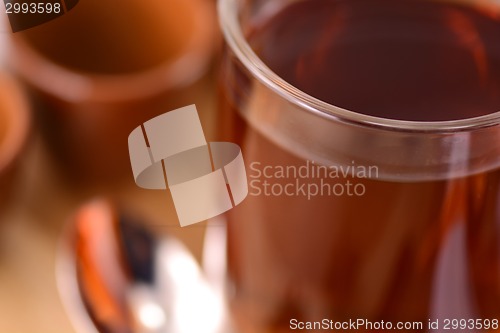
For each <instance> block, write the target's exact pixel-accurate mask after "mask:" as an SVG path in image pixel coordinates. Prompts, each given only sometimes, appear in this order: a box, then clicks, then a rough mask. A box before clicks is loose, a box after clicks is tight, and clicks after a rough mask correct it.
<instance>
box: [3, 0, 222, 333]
mask: <svg viewBox="0 0 500 333" xmlns="http://www.w3.org/2000/svg"><path fill="white" fill-rule="evenodd" d="M26 2H28V3H31V2H32V1H26ZM38 2H40V1H38ZM13 3H14V2H13ZM19 3H21V2H19ZM66 5H68V4H66ZM215 5H216V4H215V1H212V0H168V1H165V0H148V1H141V0H127V1H118V0H106V1H102V0H80V1H79V3H78V4H77V5H76V6H74V8H70V7H69V6H64V5H63V8H62V10H63V11H64V13H62V15H59V16H58V17H56V18H54V19H53V20H51V21H47V22H44V23H42V24H39V25H37V26H35V27H32V28H29V29H26V30H23V31H19V32H16V33H13V32H11V31H10V27H9V23H8V22H5V21H6V20H4V22H1V24H2V27H3V28H2V29H0V31H1V32H0V37H1V41H0V51H1V52H0V54H1V60H0V61H1V70H0V200H1V201H0V332H9V333H15V332H23V333H29V332H74V328H73V327H72V325H71V323H70V322H69V319H68V317H67V315H66V313H65V310H64V308H63V305H62V303H61V301H60V297H59V295H58V290H57V285H56V278H55V266H56V258H57V254H58V251H59V246H60V241H61V234H62V232H63V230H64V228H65V226H66V225H68V224H70V223H71V222H72V218H73V216H74V214H75V212H76V211H77V210H78V209H79V207H81V206H82V205H83V204H84V203H85V202H88V201H89V200H93V199H95V198H100V197H106V198H110V199H112V200H113V201H114V202H116V203H117V204H118V205H119V206H120V207H125V210H126V211H127V212H130V214H133V215H134V216H140V219H141V223H144V224H147V225H148V226H149V227H150V228H151V230H153V231H154V232H155V233H156V234H158V235H162V234H170V235H174V236H176V237H177V238H179V239H180V240H181V241H182V242H183V243H184V244H186V245H187V247H188V248H189V250H190V251H191V252H192V253H193V254H194V256H195V257H196V258H198V259H200V258H201V254H202V253H201V252H202V246H203V235H204V231H205V227H206V225H205V224H204V223H200V224H196V225H193V226H191V227H186V228H180V227H179V224H178V221H177V217H176V213H175V211H174V209H173V205H172V201H171V198H170V197H169V194H168V193H167V192H166V191H148V190H143V189H140V188H138V187H137V186H136V185H135V183H134V179H133V175H132V172H131V168H130V162H129V161H128V150H127V135H128V133H130V131H131V130H133V129H134V128H135V127H137V126H139V125H141V124H142V122H144V121H145V120H148V119H150V118H152V117H154V116H155V115H159V114H162V113H164V112H167V111H170V110H173V109H176V108H179V107H183V106H186V105H190V104H196V106H197V109H198V112H199V115H200V117H201V121H202V124H203V127H204V130H205V136H206V138H207V140H208V141H213V139H214V137H215V134H214V133H215V130H214V129H215V127H216V121H215V112H216V97H215V90H216V89H215V85H216V75H215V73H216V70H215V69H216V64H217V62H218V57H219V53H220V48H221V36H220V32H219V29H218V26H217V22H216V15H215ZM2 6H3V3H2ZM2 6H0V10H2V12H5V8H3V7H2ZM45 9H47V8H45ZM21 11H22V8H21ZM19 17H21V20H22V16H19V15H18V17H17V20H19ZM18 23H19V22H18ZM11 24H12V22H11Z"/></svg>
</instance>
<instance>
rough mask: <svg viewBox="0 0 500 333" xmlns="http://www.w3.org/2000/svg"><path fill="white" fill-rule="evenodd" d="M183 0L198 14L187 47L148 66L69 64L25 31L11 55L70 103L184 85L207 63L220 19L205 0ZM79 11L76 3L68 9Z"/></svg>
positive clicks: (39, 85) (25, 73)
mask: <svg viewBox="0 0 500 333" xmlns="http://www.w3.org/2000/svg"><path fill="white" fill-rule="evenodd" d="M179 3H180V4H182V5H187V6H190V7H191V8H189V10H188V12H189V13H190V14H191V15H193V16H194V19H193V20H191V21H192V22H193V24H194V27H193V28H192V29H191V30H192V33H191V35H189V37H188V40H187V41H186V43H185V45H184V47H183V48H184V51H182V52H179V54H178V55H177V56H176V57H175V58H174V59H169V60H166V61H164V62H163V63H161V64H158V65H156V66H154V67H151V68H149V69H146V70H143V71H138V72H131V73H120V74H108V75H106V74H99V73H93V72H87V71H78V70H76V69H72V68H67V67H64V66H62V65H60V64H58V63H56V62H54V61H53V60H52V59H50V58H48V57H46V56H45V55H43V54H41V53H40V52H38V51H37V50H36V49H34V48H33V47H32V46H31V45H30V44H29V42H28V41H26V40H25V39H24V38H22V37H21V36H22V35H21V34H19V35H17V34H16V35H15V36H14V37H13V38H12V48H11V49H12V50H11V56H10V57H9V58H10V59H9V60H10V62H11V64H12V66H13V68H14V69H15V70H16V71H17V72H18V73H19V75H20V76H21V77H22V79H23V80H25V81H26V82H27V83H28V84H30V85H32V86H34V87H36V89H38V90H40V91H42V92H44V93H47V94H49V95H52V96H57V98H58V99H60V100H63V101H66V102H70V103H78V102H82V101H98V102H116V101H123V100H127V99H139V98H147V97H150V96H154V95H157V94H161V93H163V92H166V91H170V90H175V89H182V88H184V87H186V86H188V85H190V84H192V83H193V82H195V81H196V80H197V79H199V78H200V77H201V76H202V75H203V74H204V73H205V72H206V71H207V69H208V67H209V63H210V61H211V59H210V58H211V55H212V54H213V51H214V44H215V43H214V42H213V41H214V39H216V29H215V28H216V20H215V17H214V16H215V13H214V11H213V10H212V9H211V8H210V6H209V4H208V2H206V1H203V0H190V1H184V0H179ZM76 11H77V8H75V9H73V10H72V11H71V12H69V13H68V14H66V15H71V14H74V13H75V12H76ZM48 24H50V22H49V23H48Z"/></svg>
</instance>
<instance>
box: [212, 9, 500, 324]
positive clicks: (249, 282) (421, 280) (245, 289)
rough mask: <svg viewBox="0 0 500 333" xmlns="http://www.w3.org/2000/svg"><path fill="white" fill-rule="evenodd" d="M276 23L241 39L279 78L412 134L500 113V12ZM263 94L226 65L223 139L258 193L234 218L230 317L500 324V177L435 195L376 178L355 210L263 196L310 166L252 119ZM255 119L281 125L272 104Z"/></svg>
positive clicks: (295, 12) (353, 14)
mask: <svg viewBox="0 0 500 333" xmlns="http://www.w3.org/2000/svg"><path fill="white" fill-rule="evenodd" d="M271 7H272V6H270V8H271ZM275 9H276V6H274V7H273V8H272V9H270V10H275ZM264 12H265V13H266V15H268V16H267V17H266V16H260V17H258V18H256V19H254V20H253V21H252V20H250V23H252V22H258V24H257V23H255V24H253V25H252V24H250V26H249V27H246V29H244V30H245V31H246V33H247V38H248V40H249V42H250V44H251V46H252V47H253V49H254V51H255V52H256V53H257V54H258V56H259V57H260V58H261V59H262V60H263V62H264V63H265V64H266V65H267V66H268V67H270V69H271V70H273V71H274V72H275V73H276V74H278V75H279V76H280V77H281V78H283V79H285V80H286V81H287V82H289V83H290V84H292V85H293V86H295V87H297V88H299V89H300V90H302V91H304V92H306V93H308V94H309V95H311V96H314V97H316V98H318V99H321V100H323V101H325V102H328V103H330V104H332V105H336V106H340V107H342V108H345V109H348V110H351V111H355V112H358V113H363V114H367V115H373V116H378V117H384V118H391V119H397V120H413V121H441V120H456V119H464V118H471V117H476V116H481V115H487V114H491V113H493V112H496V111H499V110H500V15H498V13H499V11H498V10H497V11H496V12H495V11H493V10H491V11H490V9H488V8H474V7H471V6H466V5H461V4H455V3H452V2H448V1H442V2H437V1H416V0H405V1H402V0H311V1H297V2H291V3H290V4H288V5H287V6H285V7H283V8H281V9H280V10H277V11H276V12H275V13H274V14H269V13H270V11H264ZM256 81H257V80H255V79H254V78H252V75H250V72H249V71H247V70H246V69H244V67H243V65H242V64H241V63H240V62H239V61H238V60H237V59H236V57H235V56H234V55H232V54H231V53H230V52H228V53H227V57H226V62H225V63H224V66H223V70H222V80H221V96H222V101H223V102H222V103H221V104H222V109H223V111H224V116H223V120H224V121H225V122H226V123H225V125H224V126H225V132H226V133H227V137H226V139H228V140H231V141H233V142H236V143H238V144H239V145H240V146H241V147H242V149H243V155H244V158H245V162H246V164H247V172H248V174H249V180H250V185H251V186H250V195H249V196H248V197H247V199H246V200H245V201H244V202H243V203H242V204H241V205H240V206H238V207H237V208H235V209H234V210H232V211H230V212H229V213H228V214H227V219H228V263H229V278H230V281H231V284H232V288H231V289H230V290H231V294H230V296H231V301H232V303H231V304H232V309H233V311H234V314H235V318H236V319H237V322H238V324H239V326H240V328H241V329H242V331H243V332H251V333H264V332H265V333H271V332H290V331H291V330H292V329H299V328H300V327H305V328H307V326H297V325H299V324H298V323H302V324H304V325H306V324H307V322H310V323H313V322H316V323H318V322H321V323H322V320H323V319H328V320H333V321H337V322H343V321H348V320H350V319H351V320H357V319H365V320H367V321H372V322H379V323H380V321H385V322H390V323H392V325H394V326H393V328H392V330H394V329H396V328H395V327H396V325H397V323H398V322H403V323H406V322H416V323H422V327H421V328H416V329H415V330H414V331H419V332H425V331H430V328H429V327H428V325H429V319H432V320H436V319H437V320H439V321H440V326H439V330H442V329H444V325H445V321H446V319H450V320H451V319H458V320H460V319H476V318H477V319H481V320H483V319H484V320H486V319H487V320H490V322H491V321H494V320H497V323H498V319H499V318H500V222H499V221H500V217H499V216H498V212H499V211H500V210H499V205H498V204H499V202H500V201H499V200H500V198H499V189H500V173H499V172H498V170H491V171H489V172H483V173H476V174H471V175H469V176H466V177H459V178H450V179H446V177H444V178H442V179H438V180H424V179H418V178H412V179H407V180H404V179H403V180H401V179H399V180H394V179H389V178H384V177H377V175H375V176H372V177H367V178H363V179H357V180H355V182H356V183H358V184H362V185H363V186H364V188H366V193H364V194H363V195H359V196H358V195H353V196H349V195H323V196H315V197H314V198H312V199H308V198H306V197H305V196H303V195H291V196H288V195H284V194H283V193H282V194H281V195H273V194H272V193H271V194H270V195H265V194H264V193H263V191H261V192H260V193H257V192H256V189H255V188H254V187H253V186H252V183H251V182H252V181H253V180H255V179H257V180H260V181H261V182H260V183H259V184H262V182H263V181H265V180H267V181H268V182H270V183H271V185H272V184H278V185H281V186H285V185H286V184H288V183H290V182H294V181H295V179H291V176H289V175H288V176H285V177H283V178H280V177H278V176H279V175H278V176H277V175H276V174H275V173H273V172H275V171H276V169H277V168H278V167H280V166H293V167H296V168H299V167H301V166H303V165H307V163H309V164H310V163H311V161H306V159H304V158H302V157H301V153H300V152H299V151H293V150H290V149H285V148H284V146H281V145H278V144H276V142H277V141H276V140H271V139H270V138H269V137H268V136H267V135H264V134H263V133H264V132H265V131H263V130H258V128H257V127H258V124H256V123H252V124H249V123H247V122H246V120H245V118H244V117H241V114H243V113H246V112H251V111H248V110H249V109H252V107H253V105H254V104H255V103H254V102H255V99H256V98H257V97H258V96H259V92H258V91H256V88H255V87H256V85H257V84H256V83H255V82H256ZM256 96H257V97H256ZM259 105H260V106H261V107H262V105H264V106H265V107H267V108H268V110H261V111H262V112H263V113H265V111H267V112H268V113H269V114H272V113H273V112H272V111H273V107H275V105H274V104H272V103H268V104H266V103H261V104H259ZM304 112H306V111H304ZM304 126H305V125H304ZM353 135H354V134H353ZM491 139H492V140H498V138H491ZM346 142H349V141H346ZM389 144H390V143H388V145H389ZM485 144H487V142H485ZM367 145H369V143H367ZM388 147H389V146H388ZM409 149H412V146H411V141H409ZM332 160H335V158H332ZM256 162H258V164H255V163H256ZM266 166H268V167H269V169H268V170H267V171H269V173H272V177H267V176H266V175H265V174H264V172H263V168H264V167H266ZM345 178H346V179H347V180H353V179H352V178H350V176H347V177H345ZM344 180H345V179H344ZM301 181H303V182H305V183H306V184H309V183H314V182H318V181H319V180H318V179H317V178H315V179H305V180H304V179H302V180H301ZM324 181H325V182H326V183H328V184H330V185H332V186H333V185H334V184H333V183H334V182H335V181H336V180H333V179H325V180H324ZM353 181H354V180H353ZM260 189H261V190H263V188H262V187H261V188H260ZM252 192H253V193H252ZM295 324H297V325H295ZM325 327H326V326H323V327H322V328H323V329H325ZM484 327H485V328H486V326H484ZM309 328H310V327H309ZM386 329H387V327H386ZM474 329H475V330H477V331H480V330H481V329H478V328H477V327H474ZM474 329H473V330H474ZM489 329H490V330H491V329H493V331H495V327H494V326H490V327H489ZM357 330H358V331H374V330H376V328H373V327H372V328H370V327H369V326H361V327H358V328H357ZM381 330H382V331H383V330H384V329H381ZM387 330H390V329H387ZM496 330H498V326H497V328H496ZM304 331H311V332H314V331H318V332H319V331H322V330H320V329H319V328H318V326H315V328H313V329H309V330H304ZM332 331H333V329H332ZM464 331H468V330H467V328H466V329H465V330H464ZM469 331H471V330H469Z"/></svg>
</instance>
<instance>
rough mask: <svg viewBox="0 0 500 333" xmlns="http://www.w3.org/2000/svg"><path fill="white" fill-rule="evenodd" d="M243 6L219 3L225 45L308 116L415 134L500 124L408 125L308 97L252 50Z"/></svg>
mask: <svg viewBox="0 0 500 333" xmlns="http://www.w3.org/2000/svg"><path fill="white" fill-rule="evenodd" d="M240 2H241V0H218V3H217V7H218V14H219V23H220V25H221V29H222V32H223V35H224V40H225V42H226V44H227V45H228V46H229V48H230V49H231V51H232V52H233V53H234V54H235V55H236V56H237V58H238V59H239V61H241V63H242V64H243V65H244V66H245V67H246V69H247V70H248V71H249V72H250V73H251V74H252V75H253V76H254V77H255V78H256V79H258V80H259V81H260V82H261V83H263V84H264V85H266V86H267V87H268V88H270V89H272V90H273V91H274V92H276V93H277V94H279V95H281V96H282V97H283V98H285V99H286V100H288V101H289V102H290V103H293V104H295V105H297V106H299V107H300V108H301V109H303V110H305V111H306V112H311V113H314V114H316V115H318V116H321V117H325V118H327V119H330V120H333V121H337V122H342V123H346V124H351V125H357V126H363V127H371V128H380V129H383V130H389V131H399V132H413V133H415V132H423V133H446V132H463V131H471V130H474V129H479V128H485V127H492V126H495V125H498V124H500V111H497V112H494V113H490V114H487V115H483V116H479V117H473V118H465V119H458V120H449V121H428V122H427V121H407V120H396V119H388V118H382V117H375V116H369V115H365V114H361V113H357V112H355V111H350V110H347V109H344V108H341V107H338V106H335V105H332V104H329V103H326V102H323V101H321V100H319V99H317V98H315V97H313V96H311V95H308V94H306V93H304V92H303V91H301V90H299V89H297V88H296V87H294V86H292V85H291V84H289V83H288V82H286V81H285V80H283V79H282V78H281V77H279V76H278V75H277V74H276V73H274V72H273V71H272V70H271V69H270V68H269V67H267V66H266V65H265V64H264V62H263V61H262V60H261V59H260V58H259V57H258V56H257V54H256V53H255V52H254V51H253V50H252V48H251V46H250V45H249V44H248V42H247V40H246V38H245V36H244V34H243V32H242V29H241V25H240V22H239V20H238V9H239V8H238V6H239V4H240Z"/></svg>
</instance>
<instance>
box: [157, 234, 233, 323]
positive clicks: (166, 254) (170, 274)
mask: <svg viewBox="0 0 500 333" xmlns="http://www.w3.org/2000/svg"><path fill="white" fill-rule="evenodd" d="M157 260H158V265H157V267H158V269H157V276H156V279H157V281H159V290H160V293H161V295H164V296H165V297H169V300H170V301H169V303H170V304H172V309H171V311H172V323H170V324H169V327H170V328H171V330H170V331H169V332H176V333H199V332H204V333H215V332H219V331H220V329H221V326H222V321H223V316H224V302H223V299H222V297H221V296H220V295H218V294H216V293H215V291H214V290H213V289H212V288H211V286H210V285H209V284H208V282H207V281H206V280H205V278H204V276H203V275H202V273H201V270H200V268H199V266H198V263H197V262H196V261H195V260H194V258H193V257H192V256H191V255H190V254H189V252H187V250H186V249H185V248H184V247H183V246H182V245H180V244H178V243H175V242H172V241H171V240H167V241H164V242H163V243H162V244H161V245H160V246H159V250H158V257H157Z"/></svg>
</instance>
